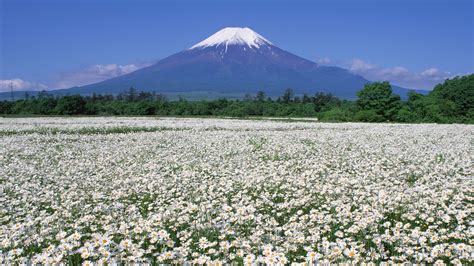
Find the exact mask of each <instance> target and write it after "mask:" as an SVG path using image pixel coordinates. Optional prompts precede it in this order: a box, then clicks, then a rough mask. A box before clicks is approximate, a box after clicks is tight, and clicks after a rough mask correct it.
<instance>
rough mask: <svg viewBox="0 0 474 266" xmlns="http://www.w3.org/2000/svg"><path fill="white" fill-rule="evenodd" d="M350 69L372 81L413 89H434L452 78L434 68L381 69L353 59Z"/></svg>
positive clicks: (449, 73)
mask: <svg viewBox="0 0 474 266" xmlns="http://www.w3.org/2000/svg"><path fill="white" fill-rule="evenodd" d="M346 67H348V69H349V70H350V71H351V72H353V73H355V74H359V75H361V76H363V77H365V78H366V79H368V80H371V81H390V82H391V83H393V84H395V85H399V86H402V87H407V88H412V89H432V88H433V87H434V86H435V85H436V84H438V83H441V82H443V81H444V80H445V79H448V78H452V77H454V76H456V75H454V74H453V73H451V72H447V71H441V70H439V69H438V68H435V67H432V68H428V69H426V70H424V71H421V72H413V71H409V70H408V69H407V68H405V67H402V66H395V67H381V66H377V65H374V64H371V63H368V62H366V61H363V60H361V59H353V60H352V61H350V62H349V63H348V64H347V66H346Z"/></svg>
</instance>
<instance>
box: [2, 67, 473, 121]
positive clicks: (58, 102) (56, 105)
mask: <svg viewBox="0 0 474 266" xmlns="http://www.w3.org/2000/svg"><path fill="white" fill-rule="evenodd" d="M0 114H2V115H3V116H19V115H20V116H31V115H46V116H53V115H96V116H145V115H146V116H229V117H316V118H318V119H319V120H320V121H331V122H352V121H354V122H356V121H360V122H402V123H468V124H472V123H474V74H471V75H467V76H462V77H455V78H453V79H448V80H446V81H444V82H443V83H442V84H439V85H437V86H435V87H434V88H433V90H432V91H430V92H429V93H428V94H427V95H423V94H420V93H417V92H414V91H413V92H410V93H409V95H408V99H407V100H402V99H401V98H400V96H399V95H396V94H394V93H393V92H392V88H391V85H390V83H389V82H374V83H370V84H367V85H365V87H364V88H361V90H360V91H359V92H358V93H357V99H356V100H353V101H349V100H341V99H339V98H337V97H335V96H333V95H331V94H328V93H316V94H314V95H307V94H304V95H295V94H294V93H293V90H292V89H291V88H288V89H286V90H285V91H284V93H283V94H282V95H281V96H279V97H268V96H267V95H266V93H265V92H264V91H259V92H258V93H257V94H256V95H246V96H245V97H244V98H243V99H237V100H230V99H225V98H222V99H217V100H201V101H188V100H186V99H184V98H180V99H178V100H173V101H171V100H168V99H167V98H166V96H165V95H163V94H156V93H150V92H143V91H141V92H139V91H137V90H136V89H134V88H133V87H132V88H130V89H129V90H128V91H126V92H123V93H121V94H118V95H96V94H94V95H91V96H81V95H69V96H61V97H59V96H56V97H55V96H53V95H51V94H49V93H47V92H41V93H39V94H38V95H37V96H35V97H28V96H27V95H25V99H20V100H16V101H7V100H4V101H1V102H0Z"/></svg>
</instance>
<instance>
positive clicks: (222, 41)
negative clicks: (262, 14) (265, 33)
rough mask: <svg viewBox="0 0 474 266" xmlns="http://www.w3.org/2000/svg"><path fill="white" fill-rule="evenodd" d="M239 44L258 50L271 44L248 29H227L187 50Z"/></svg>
mask: <svg viewBox="0 0 474 266" xmlns="http://www.w3.org/2000/svg"><path fill="white" fill-rule="evenodd" d="M231 44H240V45H247V46H249V47H250V48H252V47H255V48H259V47H260V45H263V44H272V43H271V42H270V41H268V40H267V39H265V38H264V37H262V36H261V35H260V34H258V33H256V32H255V31H253V30H251V29H249V28H237V27H228V28H223V29H222V30H220V31H218V32H216V33H214V34H213V35H211V36H210V37H209V38H207V39H205V40H204V41H202V42H200V43H198V44H195V45H194V46H192V47H191V48H189V49H194V48H206V47H209V46H219V45H225V46H227V45H231Z"/></svg>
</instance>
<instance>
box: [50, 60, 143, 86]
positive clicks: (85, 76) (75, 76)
mask: <svg viewBox="0 0 474 266" xmlns="http://www.w3.org/2000/svg"><path fill="white" fill-rule="evenodd" d="M149 65H151V63H140V64H128V65H119V64H108V65H99V64H98V65H93V66H89V67H86V68H83V69H79V70H77V71H72V72H68V73H64V74H61V75H60V76H59V81H58V82H57V83H56V84H55V85H54V87H55V88H71V87H74V86H83V85H87V84H92V83H96V82H100V81H103V80H107V79H110V78H115V77H118V76H122V75H125V74H128V73H131V72H133V71H136V70H138V69H140V68H143V67H147V66H149Z"/></svg>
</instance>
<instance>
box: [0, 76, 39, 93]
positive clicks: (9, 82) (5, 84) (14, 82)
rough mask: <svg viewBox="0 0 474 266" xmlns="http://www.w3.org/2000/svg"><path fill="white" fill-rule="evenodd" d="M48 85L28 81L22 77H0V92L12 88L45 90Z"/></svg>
mask: <svg viewBox="0 0 474 266" xmlns="http://www.w3.org/2000/svg"><path fill="white" fill-rule="evenodd" d="M47 88H48V87H47V86H46V85H44V84H41V83H36V82H30V81H26V80H22V79H0V92H7V91H10V90H11V89H13V90H14V91H25V90H35V91H40V90H45V89H47Z"/></svg>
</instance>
